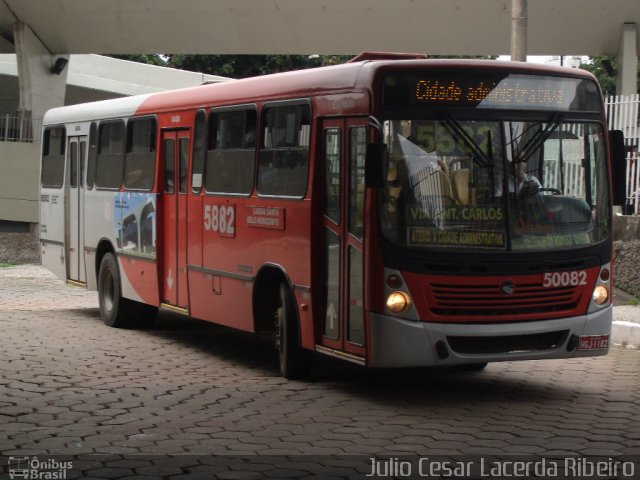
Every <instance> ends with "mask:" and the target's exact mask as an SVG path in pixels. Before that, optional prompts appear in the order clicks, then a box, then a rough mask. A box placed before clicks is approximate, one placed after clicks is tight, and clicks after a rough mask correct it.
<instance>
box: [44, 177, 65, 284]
mask: <svg viewBox="0 0 640 480" xmlns="http://www.w3.org/2000/svg"><path fill="white" fill-rule="evenodd" d="M64 225H65V198H64V188H60V189H55V188H42V189H41V190H40V253H41V257H42V265H43V266H44V267H46V268H47V269H48V270H49V271H51V272H52V273H53V274H54V275H55V276H56V277H58V278H60V279H62V280H66V279H67V266H66V260H67V259H66V258H65V257H66V256H65V251H66V247H65V238H64V237H65V234H64Z"/></svg>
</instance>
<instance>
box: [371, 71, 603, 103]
mask: <svg viewBox="0 0 640 480" xmlns="http://www.w3.org/2000/svg"><path fill="white" fill-rule="evenodd" d="M382 103H383V105H384V106H385V107H392V108H397V107H405V108H406V107H467V108H479V109H526V110H551V111H582V112H599V111H601V109H602V107H601V106H600V94H599V91H598V87H597V85H596V84H595V82H593V81H591V80H588V79H579V78H564V77H552V76H548V75H524V74H496V73H492V72H489V73H487V74H481V72H477V71H476V72H474V71H466V72H453V73H439V72H437V71H426V72H422V73H414V72H406V71H403V72H393V73H390V74H388V75H387V76H386V77H385V78H384V81H383V86H382Z"/></svg>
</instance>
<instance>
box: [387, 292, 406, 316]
mask: <svg viewBox="0 0 640 480" xmlns="http://www.w3.org/2000/svg"><path fill="white" fill-rule="evenodd" d="M410 304H411V300H410V299H409V296H408V295H407V294H406V293H404V292H392V293H391V294H389V296H388V297H387V308H388V309H389V310H390V311H391V312H393V313H402V312H404V311H405V310H406V309H407V308H409V305H410Z"/></svg>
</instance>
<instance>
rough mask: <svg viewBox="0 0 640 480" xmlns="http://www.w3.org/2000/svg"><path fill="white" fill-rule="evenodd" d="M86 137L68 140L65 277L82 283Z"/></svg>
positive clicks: (83, 272) (83, 275) (83, 278)
mask: <svg viewBox="0 0 640 480" xmlns="http://www.w3.org/2000/svg"><path fill="white" fill-rule="evenodd" d="M87 144H88V142H87V137H86V136H76V137H69V139H68V145H67V152H68V160H69V161H68V162H67V164H68V165H69V166H68V168H69V182H68V183H67V185H68V194H67V199H68V202H67V204H66V207H67V221H66V222H65V224H66V231H65V236H66V242H65V243H66V245H67V252H66V253H67V278H68V279H69V280H72V281H74V282H79V283H85V282H86V277H85V265H84V171H85V165H86V158H87Z"/></svg>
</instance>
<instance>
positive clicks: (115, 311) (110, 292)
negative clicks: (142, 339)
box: [98, 252, 158, 328]
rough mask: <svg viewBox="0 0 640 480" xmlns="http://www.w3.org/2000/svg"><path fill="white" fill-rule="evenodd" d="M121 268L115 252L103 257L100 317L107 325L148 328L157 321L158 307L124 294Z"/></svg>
mask: <svg viewBox="0 0 640 480" xmlns="http://www.w3.org/2000/svg"><path fill="white" fill-rule="evenodd" d="M121 285H122V284H121V281H120V269H119V268H118V262H117V261H116V257H115V255H114V254H113V253H111V252H109V253H107V254H105V256H104V257H102V262H101V263H100V271H99V273H98V299H99V302H100V317H101V318H102V321H103V322H104V324H105V325H107V326H109V327H115V328H126V327H142V328H148V327H150V326H151V325H153V323H154V322H155V319H156V315H157V312H158V308H157V307H154V306H152V305H146V304H144V303H140V302H135V301H133V300H129V299H127V298H124V297H123V296H122V286H121Z"/></svg>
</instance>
